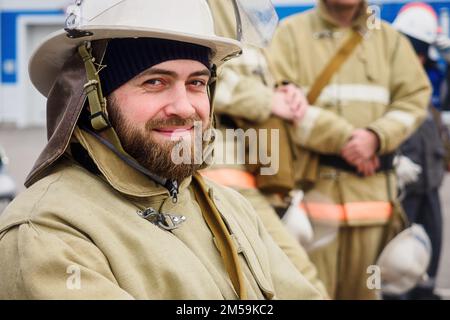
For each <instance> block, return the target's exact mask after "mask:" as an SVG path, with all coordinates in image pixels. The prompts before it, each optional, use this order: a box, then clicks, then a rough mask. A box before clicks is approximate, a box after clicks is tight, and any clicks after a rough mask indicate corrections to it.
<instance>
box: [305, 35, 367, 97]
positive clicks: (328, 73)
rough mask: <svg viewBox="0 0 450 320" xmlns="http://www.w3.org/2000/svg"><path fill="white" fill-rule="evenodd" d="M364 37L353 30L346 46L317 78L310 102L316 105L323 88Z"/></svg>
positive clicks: (311, 91)
mask: <svg viewBox="0 0 450 320" xmlns="http://www.w3.org/2000/svg"><path fill="white" fill-rule="evenodd" d="M362 39H363V36H362V35H361V33H360V32H358V31H356V30H353V32H352V34H351V35H350V38H349V39H348V40H347V41H346V42H345V43H344V45H343V46H342V47H341V48H340V49H339V50H338V52H336V54H335V55H334V57H333V58H332V59H331V60H330V62H329V63H328V64H327V65H326V67H325V68H324V69H323V70H322V72H321V73H320V75H319V76H318V77H317V79H316V81H315V82H314V84H313V85H312V87H311V90H310V91H309V93H308V97H307V98H308V102H309V103H310V104H314V103H315V102H316V100H317V98H318V97H319V96H320V93H321V92H322V90H323V88H325V86H326V85H327V84H328V82H330V80H331V77H333V75H334V74H335V72H336V71H337V70H339V68H340V67H341V66H342V64H343V63H344V62H345V61H346V60H347V58H348V57H349V56H350V54H351V53H352V52H353V51H354V49H355V48H356V47H357V46H358V44H360V43H361V41H362Z"/></svg>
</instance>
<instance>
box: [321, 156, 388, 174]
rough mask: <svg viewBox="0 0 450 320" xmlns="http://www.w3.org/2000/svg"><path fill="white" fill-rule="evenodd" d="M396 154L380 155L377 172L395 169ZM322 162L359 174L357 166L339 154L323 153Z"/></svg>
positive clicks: (322, 163)
mask: <svg viewBox="0 0 450 320" xmlns="http://www.w3.org/2000/svg"><path fill="white" fill-rule="evenodd" d="M394 156H395V155H394V154H392V153H391V154H386V155H384V156H380V167H379V168H378V169H377V170H376V172H383V171H389V170H393V169H394ZM320 164H321V165H325V166H329V167H333V168H336V169H340V170H343V171H347V172H351V173H354V174H358V175H359V173H358V170H357V169H356V167H354V166H352V165H351V164H349V163H348V162H347V161H345V160H344V159H343V158H341V157H339V156H330V155H321V156H320Z"/></svg>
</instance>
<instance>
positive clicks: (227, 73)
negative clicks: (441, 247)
mask: <svg viewBox="0 0 450 320" xmlns="http://www.w3.org/2000/svg"><path fill="white" fill-rule="evenodd" d="M272 97H273V89H272V88H270V87H268V86H266V85H265V84H264V83H263V82H262V81H261V79H259V78H257V77H255V76H245V75H242V73H240V72H239V71H237V70H235V69H234V68H233V67H232V66H227V64H225V65H224V66H223V67H222V68H221V70H219V78H218V82H217V88H216V96H215V99H214V108H215V111H216V112H217V113H219V114H227V115H229V116H232V117H238V118H243V119H246V120H249V121H253V122H257V123H258V122H263V121H265V120H267V119H268V118H269V116H270V114H271V113H272V105H271V104H272Z"/></svg>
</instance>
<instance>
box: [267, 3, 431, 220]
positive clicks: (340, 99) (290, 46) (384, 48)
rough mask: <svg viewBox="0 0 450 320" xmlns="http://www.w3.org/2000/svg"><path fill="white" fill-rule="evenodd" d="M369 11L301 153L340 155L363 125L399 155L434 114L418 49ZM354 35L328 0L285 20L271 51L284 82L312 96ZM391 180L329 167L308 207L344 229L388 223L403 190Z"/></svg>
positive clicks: (300, 136)
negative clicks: (330, 8) (360, 38)
mask: <svg viewBox="0 0 450 320" xmlns="http://www.w3.org/2000/svg"><path fill="white" fill-rule="evenodd" d="M366 9H367V3H366V2H365V1H364V3H363V7H362V10H361V11H360V15H359V17H358V18H357V19H356V20H355V22H354V25H353V27H355V28H357V29H359V30H362V31H363V32H365V38H364V39H363V41H362V43H361V44H360V45H359V46H358V47H357V48H356V49H355V51H354V52H353V53H352V54H351V55H350V57H349V58H348V59H347V61H346V62H345V63H344V64H343V65H342V66H341V68H340V70H338V71H337V72H336V73H335V74H334V76H333V78H332V79H331V81H330V83H328V85H327V86H326V87H325V88H324V90H323V91H322V93H321V95H320V96H319V98H318V100H317V102H316V104H315V107H311V108H309V110H308V111H307V113H306V115H305V117H304V118H303V119H302V120H301V121H300V122H299V123H297V124H296V125H295V126H294V128H293V134H292V136H293V140H294V141H295V143H296V144H297V146H298V147H299V148H306V149H308V150H310V151H312V152H315V153H317V154H321V155H339V154H340V152H341V149H342V147H343V146H344V145H345V143H346V142H347V141H348V139H349V138H350V135H351V133H352V131H353V130H354V129H355V128H369V129H371V130H373V131H374V132H376V134H377V135H378V137H379V139H380V149H379V155H385V154H387V153H391V152H393V151H395V150H396V149H397V147H398V146H399V145H400V144H401V143H402V142H403V141H404V140H405V139H406V138H407V137H408V136H409V135H410V134H411V133H412V132H413V131H414V130H415V129H416V128H417V127H418V125H419V124H420V123H421V122H422V120H423V119H424V117H425V115H426V107H427V105H428V101H429V98H430V92H431V91H430V85H429V82H428V79H427V76H426V74H425V72H424V70H423V68H422V66H421V65H420V63H419V60H418V58H417V56H416V55H415V52H414V51H413V49H412V47H411V45H410V44H409V42H408V40H407V39H406V38H405V37H404V36H402V35H400V34H399V33H398V32H397V31H396V30H394V29H393V28H392V27H391V26H390V25H388V24H387V23H384V22H381V21H378V20H376V19H375V18H374V17H372V16H370V15H369V14H367V13H366V12H367V11H366ZM350 31H351V29H350V28H341V27H339V26H338V24H337V23H336V22H335V21H334V20H333V18H332V17H331V16H330V15H329V13H328V12H327V9H326V6H325V4H324V1H319V3H318V6H317V8H315V9H313V10H310V11H308V12H306V13H302V14H297V15H294V16H291V17H288V18H286V19H285V20H283V21H282V22H281V24H280V26H279V28H278V30H277V32H276V35H275V37H274V39H273V43H272V45H271V48H270V54H271V55H270V56H271V59H272V65H273V66H274V70H275V73H276V78H277V81H284V80H287V81H290V82H292V83H294V84H296V85H298V86H299V87H301V88H303V89H304V90H305V92H308V90H309V88H310V87H311V86H312V85H313V83H314V81H315V79H316V77H317V76H318V75H319V74H320V72H321V71H322V69H323V68H324V67H325V65H326V64H327V63H328V62H329V61H330V60H331V58H332V57H333V56H334V55H335V53H336V52H337V50H338V49H339V48H340V47H341V46H342V44H343V43H344V41H346V39H347V38H348V36H349V35H350ZM295 165H298V162H297V164H295ZM388 176H389V177H388ZM388 176H387V175H386V174H384V173H378V174H376V175H375V176H372V177H368V178H362V177H360V176H358V175H356V174H354V173H349V172H343V171H340V170H335V169H334V168H331V167H327V166H321V167H320V170H319V179H318V181H317V183H316V185H315V187H314V191H315V192H314V196H313V199H312V200H311V201H310V202H311V203H310V205H309V207H308V209H309V210H310V211H313V212H314V215H315V216H316V218H318V219H326V220H329V219H332V220H335V219H336V220H338V221H340V222H342V223H343V224H349V225H370V224H379V223H384V222H385V221H386V220H387V219H388V217H389V216H390V212H391V207H390V205H389V200H390V199H393V198H395V189H396V185H395V177H394V175H393V174H389V175H388ZM388 180H390V183H389V182H388ZM388 184H389V185H390V189H391V192H390V194H389V190H388V189H389V188H388ZM310 196H311V194H310Z"/></svg>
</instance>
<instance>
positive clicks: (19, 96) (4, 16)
mask: <svg viewBox="0 0 450 320" xmlns="http://www.w3.org/2000/svg"><path fill="white" fill-rule="evenodd" d="M161 1H163V0H161ZM180 1H182V0H180ZM73 2H74V0H0V67H1V79H0V124H1V123H11V124H14V125H16V126H17V127H27V126H44V125H45V99H44V97H42V96H41V95H40V94H39V93H38V92H37V91H36V90H35V89H34V88H33V86H32V85H31V83H30V80H29V78H28V73H27V68H28V60H29V58H30V56H31V54H32V53H33V51H34V48H35V47H36V46H37V44H38V43H39V42H40V41H42V39H43V38H45V36H46V35H48V34H49V33H51V32H53V31H55V30H57V29H60V28H61V27H62V26H63V25H64V21H65V17H64V16H65V11H66V8H67V7H68V5H70V4H72V3H73ZM272 2H273V3H274V4H275V6H276V8H277V11H278V14H279V16H280V18H284V17H286V16H289V15H291V14H293V13H297V12H300V11H304V10H307V9H309V8H311V7H312V6H313V5H314V3H315V1H307V0H272ZM371 2H372V3H373V4H374V5H376V6H377V7H375V14H379V16H381V18H383V19H385V20H387V21H393V19H394V18H395V16H396V14H397V12H398V10H399V9H400V8H401V6H402V5H403V4H405V3H406V2H409V1H398V0H397V1H382V0H376V1H371ZM427 2H428V3H430V4H431V5H432V6H433V7H434V8H435V9H436V11H437V12H443V11H442V10H445V9H443V8H446V9H447V10H448V9H449V8H450V0H448V1H427ZM377 10H378V11H377ZM447 29H448V25H447Z"/></svg>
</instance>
